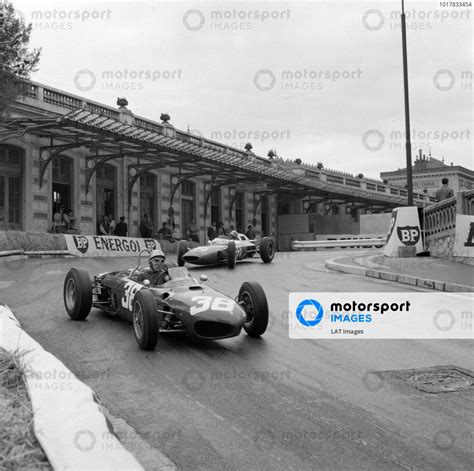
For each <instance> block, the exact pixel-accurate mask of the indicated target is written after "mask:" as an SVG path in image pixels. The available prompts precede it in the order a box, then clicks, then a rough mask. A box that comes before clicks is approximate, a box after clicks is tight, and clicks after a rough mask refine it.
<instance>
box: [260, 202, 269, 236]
mask: <svg viewBox="0 0 474 471" xmlns="http://www.w3.org/2000/svg"><path fill="white" fill-rule="evenodd" d="M260 207H261V211H260V214H261V217H262V237H263V236H269V235H270V205H269V203H268V196H262V202H261V203H260Z"/></svg>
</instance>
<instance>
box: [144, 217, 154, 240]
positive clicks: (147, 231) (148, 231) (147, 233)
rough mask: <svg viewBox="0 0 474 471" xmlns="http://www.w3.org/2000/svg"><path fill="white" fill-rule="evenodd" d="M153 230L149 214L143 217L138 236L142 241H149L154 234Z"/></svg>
mask: <svg viewBox="0 0 474 471" xmlns="http://www.w3.org/2000/svg"><path fill="white" fill-rule="evenodd" d="M154 230H155V228H154V227H153V221H152V220H151V217H150V215H149V214H145V216H143V219H142V222H141V223H140V235H141V236H142V237H143V238H144V239H149V238H150V237H151V236H152V235H153V232H154Z"/></svg>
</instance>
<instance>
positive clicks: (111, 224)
mask: <svg viewBox="0 0 474 471" xmlns="http://www.w3.org/2000/svg"><path fill="white" fill-rule="evenodd" d="M116 225H117V224H116V223H115V220H114V217H113V216H112V215H111V214H109V234H110V235H112V234H114V233H115V227H116Z"/></svg>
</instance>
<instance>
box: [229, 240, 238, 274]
mask: <svg viewBox="0 0 474 471" xmlns="http://www.w3.org/2000/svg"><path fill="white" fill-rule="evenodd" d="M236 261H237V247H236V246H235V242H234V241H233V240H231V241H230V242H229V243H228V244H227V266H228V267H229V268H234V267H235V263H236Z"/></svg>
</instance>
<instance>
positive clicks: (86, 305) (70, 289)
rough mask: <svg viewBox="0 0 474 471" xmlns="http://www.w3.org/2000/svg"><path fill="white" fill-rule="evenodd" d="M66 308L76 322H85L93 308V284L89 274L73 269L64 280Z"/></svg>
mask: <svg viewBox="0 0 474 471" xmlns="http://www.w3.org/2000/svg"><path fill="white" fill-rule="evenodd" d="M63 298H64V306H65V307H66V311H67V313H68V314H69V317H70V318H71V319H72V320H74V321H83V320H85V318H86V317H87V316H88V315H89V312H90V310H91V307H92V283H91V279H90V278H89V274H88V273H87V272H86V271H85V270H81V269H80V268H71V269H70V270H69V272H68V274H67V275H66V279H65V280H64V290H63Z"/></svg>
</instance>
